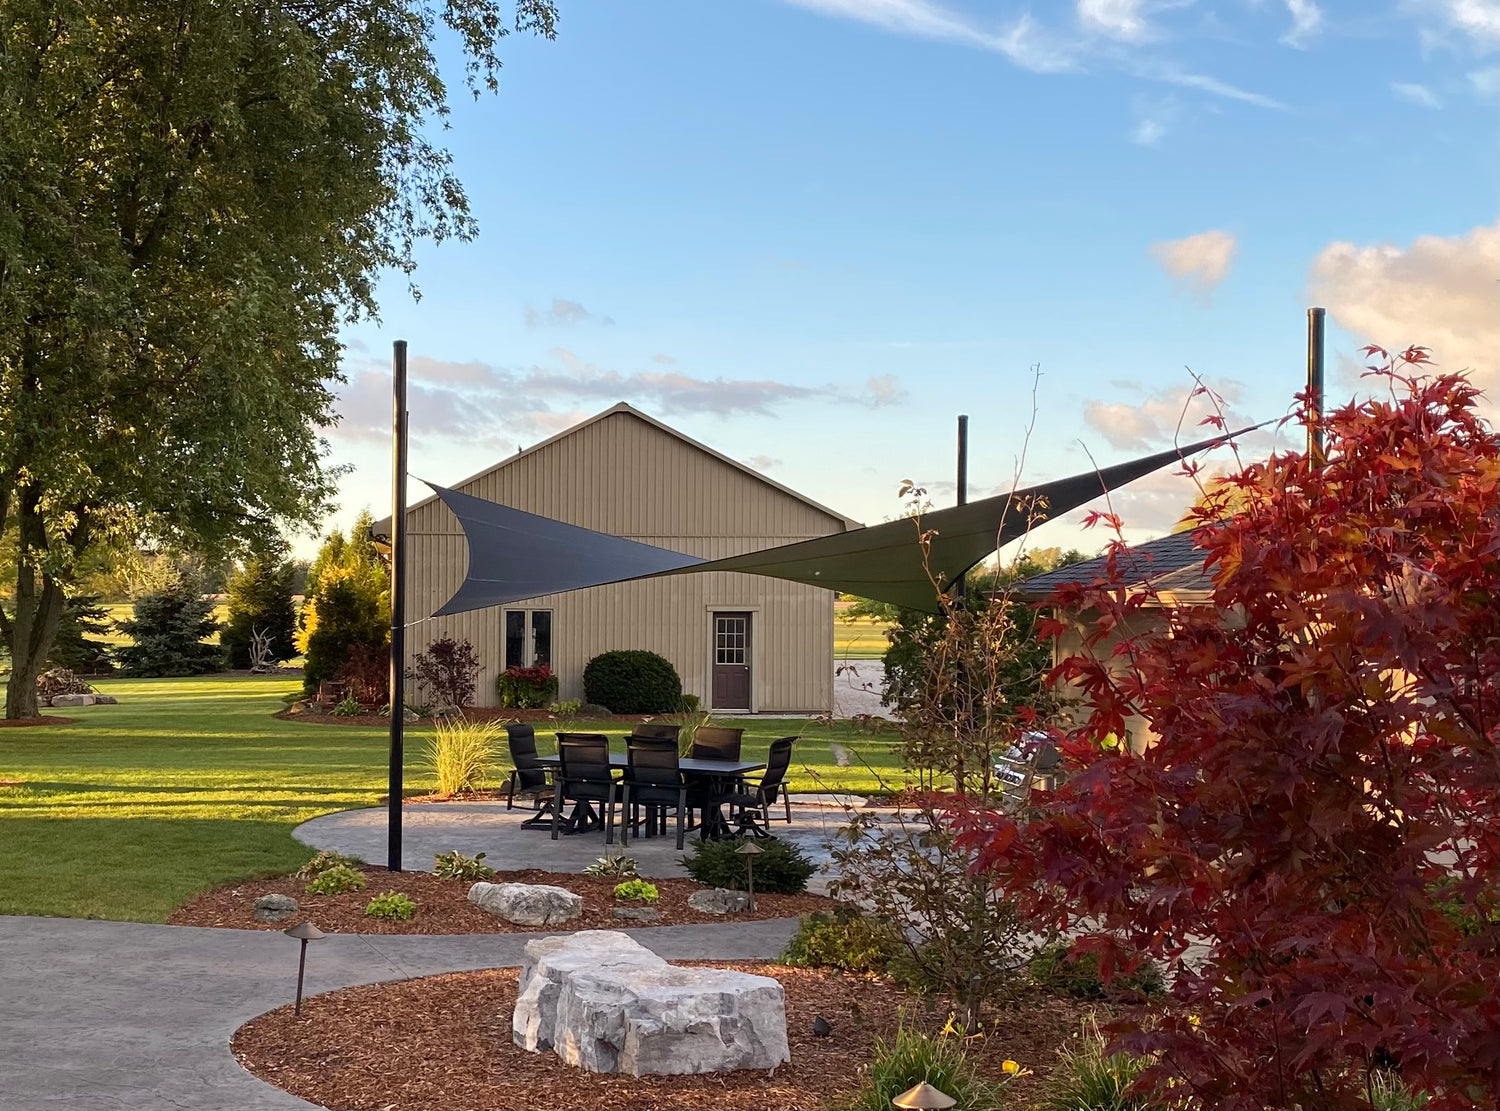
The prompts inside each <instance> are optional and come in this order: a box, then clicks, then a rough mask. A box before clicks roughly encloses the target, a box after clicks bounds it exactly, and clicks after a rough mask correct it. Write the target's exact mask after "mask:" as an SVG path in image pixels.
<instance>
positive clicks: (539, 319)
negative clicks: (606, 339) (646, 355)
mask: <svg viewBox="0 0 1500 1111" xmlns="http://www.w3.org/2000/svg"><path fill="white" fill-rule="evenodd" d="M524 319H525V321H526V327H528V328H547V327H552V328H566V327H568V326H570V325H573V324H586V323H588V322H589V321H591V320H597V321H598V322H599V323H600V324H605V325H609V324H613V323H614V320H613V319H612V318H611V317H608V316H598V315H596V314H594V313H591V312H589V310H588V309H586V308H584V307H583V306H582V305H580V304H579V303H578V302H577V301H565V300H563V298H561V297H554V298H552V304H551V305H549V306H547V308H545V309H534V308H532V307H530V306H529V305H528V306H527V308H526V312H525V314H524Z"/></svg>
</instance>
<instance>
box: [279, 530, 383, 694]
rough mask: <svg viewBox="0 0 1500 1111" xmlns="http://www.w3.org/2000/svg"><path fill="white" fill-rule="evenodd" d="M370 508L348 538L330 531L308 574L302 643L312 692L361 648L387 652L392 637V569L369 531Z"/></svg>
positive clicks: (307, 685) (305, 673)
mask: <svg viewBox="0 0 1500 1111" xmlns="http://www.w3.org/2000/svg"><path fill="white" fill-rule="evenodd" d="M373 523H374V519H373V517H372V516H371V514H370V512H369V510H365V511H363V512H362V513H360V515H359V517H358V518H356V519H355V522H354V525H353V527H352V528H350V530H349V535H348V536H347V537H346V536H345V535H344V534H343V533H342V532H337V531H336V532H333V533H330V534H329V536H328V538H327V539H326V540H324V541H323V546H322V548H321V549H319V551H318V555H317V558H315V559H314V560H313V563H312V566H311V567H310V568H309V569H308V573H307V596H306V600H305V601H304V602H303V604H302V613H301V615H300V618H299V624H300V626H301V628H300V630H299V632H298V633H297V647H298V648H299V649H300V650H301V652H302V654H303V655H304V656H305V657H306V662H305V663H304V665H303V683H304V686H305V688H306V690H307V693H308V694H309V695H312V694H314V693H316V692H317V689H318V684H319V683H321V682H323V681H324V680H325V679H333V678H336V677H337V676H338V673H339V670H340V669H341V668H342V667H343V666H344V665H345V664H346V663H348V662H349V657H350V655H351V653H352V652H353V651H354V649H355V648H356V647H364V648H368V649H372V650H375V651H383V650H384V649H385V647H386V645H387V644H388V643H389V639H390V610H391V601H390V572H389V570H388V569H387V567H386V563H385V559H384V557H383V556H382V555H381V552H380V549H379V548H378V547H377V546H376V545H375V542H374V540H372V539H371V536H370V526H371V525H372V524H373Z"/></svg>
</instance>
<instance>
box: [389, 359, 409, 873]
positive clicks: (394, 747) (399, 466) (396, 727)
mask: <svg viewBox="0 0 1500 1111" xmlns="http://www.w3.org/2000/svg"><path fill="white" fill-rule="evenodd" d="M391 387H392V391H391V392H392V397H391V441H392V444H391V447H392V451H391V766H390V782H389V791H390V798H389V800H388V803H387V806H388V808H389V819H388V836H387V843H386V854H387V856H386V867H387V868H389V869H390V870H391V871H392V872H399V871H401V786H402V771H403V767H402V765H403V762H404V760H405V749H406V682H405V680H406V341H405V340H404V339H398V340H397V341H396V342H395V344H394V345H393V352H392V360H391Z"/></svg>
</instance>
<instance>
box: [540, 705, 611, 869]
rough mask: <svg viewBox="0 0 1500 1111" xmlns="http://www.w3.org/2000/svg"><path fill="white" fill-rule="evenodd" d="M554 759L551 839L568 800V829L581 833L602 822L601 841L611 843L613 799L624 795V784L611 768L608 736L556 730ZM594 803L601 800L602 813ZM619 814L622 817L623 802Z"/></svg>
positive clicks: (559, 824) (553, 838)
mask: <svg viewBox="0 0 1500 1111" xmlns="http://www.w3.org/2000/svg"><path fill="white" fill-rule="evenodd" d="M557 760H558V766H557V771H556V773H555V774H554V775H553V783H554V791H553V795H552V840H554V841H556V840H557V834H558V830H559V829H560V828H561V826H562V824H563V816H562V809H563V803H565V802H569V801H571V802H573V803H574V807H573V813H572V814H570V815H569V816H568V819H567V824H568V826H569V830H568V832H570V833H581V832H584V831H585V830H590V829H598V828H599V826H600V825H603V827H604V843H605V844H606V845H612V844H614V840H615V802H616V801H617V800H622V799H623V797H624V784H623V783H621V782H620V781H619V780H617V779H616V778H615V777H614V775H613V774H612V773H611V771H610V767H609V738H608V737H606V736H605V735H604V734H603V733H559V734H558V735H557ZM595 803H600V804H602V809H603V814H602V815H601V814H599V813H597V812H596V811H595V810H594V804H595ZM621 817H622V819H623V817H624V808H623V806H622V807H621ZM622 825H623V821H622ZM622 840H623V834H622Z"/></svg>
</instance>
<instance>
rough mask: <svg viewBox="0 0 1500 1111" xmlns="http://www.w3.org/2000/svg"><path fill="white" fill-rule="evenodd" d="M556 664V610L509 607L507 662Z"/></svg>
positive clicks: (509, 666)
mask: <svg viewBox="0 0 1500 1111" xmlns="http://www.w3.org/2000/svg"><path fill="white" fill-rule="evenodd" d="M541 664H547V665H548V666H551V664H552V611H551V610H506V611H505V666H506V667H507V668H512V667H537V666H539V665H541Z"/></svg>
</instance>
